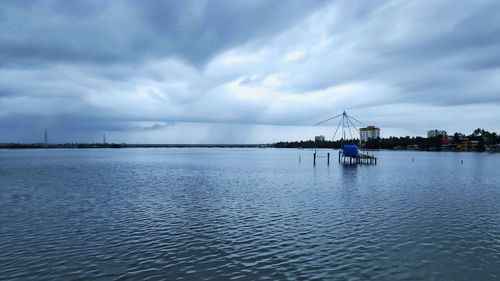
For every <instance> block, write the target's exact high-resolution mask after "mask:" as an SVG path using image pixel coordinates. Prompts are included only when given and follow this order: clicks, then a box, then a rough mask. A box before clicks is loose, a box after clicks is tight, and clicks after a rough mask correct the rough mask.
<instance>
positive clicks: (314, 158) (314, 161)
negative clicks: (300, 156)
mask: <svg viewBox="0 0 500 281" xmlns="http://www.w3.org/2000/svg"><path fill="white" fill-rule="evenodd" d="M313 164H314V165H316V152H314V157H313Z"/></svg>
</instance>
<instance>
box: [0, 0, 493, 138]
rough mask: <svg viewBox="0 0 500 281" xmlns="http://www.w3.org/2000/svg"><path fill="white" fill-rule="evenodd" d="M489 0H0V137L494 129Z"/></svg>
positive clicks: (239, 135)
mask: <svg viewBox="0 0 500 281" xmlns="http://www.w3.org/2000/svg"><path fill="white" fill-rule="evenodd" d="M499 14H500V2H499V1H497V0H494V1H488V0H482V1H477V0H472V1H469V0H464V1H459V2H457V1H452V0H446V1H442V0H428V1H425V0H424V1H406V0H396V1H375V0H374V1H322V0H301V1H299V0H297V1H295V0H287V1H285V0H239V1H235V0H214V1H203V0H192V1H191V0H183V1H140V0H137V1H133V0H130V1H129V0H120V1H113V0H109V1H101V0H95V1H92V0H89V1H66V0H60V1H50V0H43V1H41V0H40V1H24V0H12V1H9V0H5V1H1V2H0V142H38V141H42V140H43V130H44V129H45V128H47V129H48V131H49V139H50V141H51V142H92V141H101V139H102V135H103V133H106V135H107V138H108V140H109V141H112V142H136V143H264V142H274V141H279V140H300V139H310V138H312V137H314V135H317V134H323V135H325V136H327V138H331V137H332V136H333V132H334V129H335V127H336V123H335V122H332V123H327V124H326V126H320V127H312V126H311V124H314V123H316V122H318V121H321V120H323V119H326V118H328V117H330V116H334V115H337V114H339V113H341V112H342V111H343V110H346V111H347V112H348V113H349V114H351V115H353V116H354V117H356V118H357V119H360V120H361V121H362V122H363V124H362V125H363V126H367V125H376V126H379V127H381V130H382V131H381V133H382V136H390V135H397V136H399V135H404V136H405V135H412V136H413V135H425V132H426V130H428V129H433V128H437V129H445V130H447V131H448V132H451V133H453V132H455V131H461V132H464V133H470V132H472V130H473V129H475V128H477V127H481V128H484V129H487V130H490V131H497V132H498V131H500V17H499V16H498V15H499Z"/></svg>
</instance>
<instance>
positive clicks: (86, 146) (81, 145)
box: [0, 143, 274, 149]
mask: <svg viewBox="0 0 500 281" xmlns="http://www.w3.org/2000/svg"><path fill="white" fill-rule="evenodd" d="M272 147H274V144H123V143H121V144H117V143H110V144H99V143H67V144H39V143H35V144H22V143H21V144H20V143H3V144H0V149H61V148H64V149H92V148H97V149H101V148H112V149H119V148H272Z"/></svg>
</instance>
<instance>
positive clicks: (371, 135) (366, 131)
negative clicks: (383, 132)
mask: <svg viewBox="0 0 500 281" xmlns="http://www.w3.org/2000/svg"><path fill="white" fill-rule="evenodd" d="M359 135H360V139H361V141H367V140H369V139H376V138H380V129H379V128H377V127H375V126H368V127H366V128H361V129H359Z"/></svg>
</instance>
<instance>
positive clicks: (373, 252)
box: [0, 148, 500, 280]
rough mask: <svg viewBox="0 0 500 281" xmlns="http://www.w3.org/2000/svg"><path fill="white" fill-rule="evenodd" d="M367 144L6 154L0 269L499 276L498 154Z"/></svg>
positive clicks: (127, 275) (148, 275)
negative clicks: (360, 151)
mask: <svg viewBox="0 0 500 281" xmlns="http://www.w3.org/2000/svg"><path fill="white" fill-rule="evenodd" d="M374 153H375V154H376V155H377V156H378V157H379V161H378V164H377V165H358V166H344V165H340V164H339V163H338V162H337V159H336V157H335V156H334V155H335V153H334V152H333V151H332V159H331V163H330V165H329V166H328V165H327V164H326V158H319V159H318V160H317V163H316V166H313V165H312V151H310V150H287V149H282V150H278V149H217V148H211V149H196V148H190V149H175V148H172V149H117V150H104V149H103V150H0V279H1V280H29V279H34V280H75V279H80V280H90V279H92V280H97V279H102V280H110V279H111V280H115V279H117V280H229V279H240V280H283V279H289V280H311V279H326V280H499V279H500V168H499V167H500V155H499V154H487V153H446V152H441V153H439V152H374ZM318 154H320V155H326V151H321V152H319V153H318ZM299 156H300V158H301V162H300V163H299V161H298V159H299ZM412 158H413V159H414V160H413V162H412ZM461 160H463V164H461Z"/></svg>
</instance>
